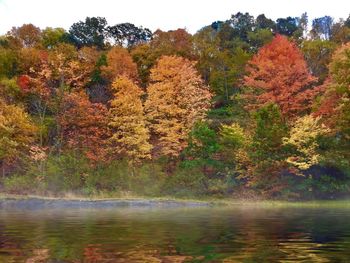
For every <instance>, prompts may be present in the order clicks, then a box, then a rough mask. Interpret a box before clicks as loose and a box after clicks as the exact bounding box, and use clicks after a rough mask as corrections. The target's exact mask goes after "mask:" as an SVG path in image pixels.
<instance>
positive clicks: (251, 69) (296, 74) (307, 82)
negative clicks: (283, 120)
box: [244, 35, 317, 117]
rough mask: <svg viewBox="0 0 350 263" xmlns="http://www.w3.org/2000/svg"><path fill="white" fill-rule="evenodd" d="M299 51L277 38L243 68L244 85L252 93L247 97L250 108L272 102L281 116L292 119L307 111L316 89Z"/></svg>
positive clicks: (279, 37)
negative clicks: (244, 70) (312, 85)
mask: <svg viewBox="0 0 350 263" xmlns="http://www.w3.org/2000/svg"><path fill="white" fill-rule="evenodd" d="M315 80H316V78H315V77H313V76H312V75H311V74H310V73H309V71H308V68H307V65H306V62H305V60H304V58H303V55H302V53H301V51H299V49H298V48H297V47H296V46H295V44H294V43H292V42H290V41H288V39H287V38H285V37H283V36H281V35H277V36H276V37H275V38H274V40H273V41H272V42H271V43H270V44H267V45H265V46H264V47H262V48H261V49H260V50H259V52H258V54H256V55H255V56H254V57H253V58H252V60H251V61H250V63H249V64H248V66H247V76H246V77H245V78H244V85H245V86H247V87H251V88H252V89H253V90H252V92H250V93H249V94H248V98H250V99H252V101H251V104H250V106H257V107H260V106H262V105H264V104H266V103H270V102H274V103H276V104H278V105H279V106H280V108H281V111H282V113H283V115H285V116H287V117H295V116H296V115H298V114H299V113H301V112H304V111H305V110H307V109H309V108H310V106H311V103H312V100H313V98H314V96H315V94H316V92H317V89H313V88H311V84H312V83H313V82H315Z"/></svg>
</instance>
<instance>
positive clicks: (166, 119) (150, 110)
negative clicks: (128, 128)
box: [145, 56, 211, 157]
mask: <svg viewBox="0 0 350 263" xmlns="http://www.w3.org/2000/svg"><path fill="white" fill-rule="evenodd" d="M151 83H152V84H151V85H150V86H149V87H148V89H147V90H148V97H147V101H146V104H145V110H146V114H147V115H146V116H147V119H148V121H149V123H150V130H151V132H152V135H153V142H154V145H155V148H154V149H155V151H156V155H167V156H171V157H174V156H177V155H178V154H179V153H180V152H181V151H182V150H183V149H184V147H185V146H186V144H187V136H188V133H189V131H190V130H191V128H192V127H193V125H194V123H195V122H196V121H198V120H200V119H202V118H204V116H205V112H206V111H207V110H208V108H209V106H210V98H211V95H210V92H209V90H208V88H207V87H206V86H205V85H204V84H203V81H202V80H201V78H200V76H199V75H198V73H197V72H196V70H195V68H194V64H193V63H192V62H190V61H189V60H187V59H184V58H181V57H176V56H164V57H162V58H161V59H160V60H159V61H158V63H157V65H156V66H155V67H154V68H153V69H152V71H151Z"/></svg>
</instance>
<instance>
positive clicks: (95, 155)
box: [58, 92, 109, 161]
mask: <svg viewBox="0 0 350 263" xmlns="http://www.w3.org/2000/svg"><path fill="white" fill-rule="evenodd" d="M58 123H59V125H60V126H61V136H62V141H63V143H64V145H65V146H66V147H67V148H68V149H74V150H79V151H81V152H83V153H85V155H86V156H87V158H88V159H90V160H91V161H105V158H106V155H107V152H106V148H107V147H106V139H107V138H108V137H109V136H108V128H107V124H108V111H107V109H106V107H105V106H104V105H103V104H100V103H91V102H90V101H89V98H88V97H87V95H86V94H85V93H83V92H81V93H71V94H67V95H66V96H65V98H64V102H63V109H62V111H61V115H60V116H59V118H58Z"/></svg>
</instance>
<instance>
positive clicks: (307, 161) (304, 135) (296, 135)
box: [283, 115, 329, 170]
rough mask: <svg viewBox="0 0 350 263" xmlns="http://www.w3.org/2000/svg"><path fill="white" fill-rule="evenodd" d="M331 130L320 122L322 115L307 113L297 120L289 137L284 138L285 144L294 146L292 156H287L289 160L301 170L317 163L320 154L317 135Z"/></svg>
mask: <svg viewBox="0 0 350 263" xmlns="http://www.w3.org/2000/svg"><path fill="white" fill-rule="evenodd" d="M328 132H329V130H328V128H326V127H325V126H324V125H323V124H321V123H320V117H316V118H314V117H312V116H311V115H306V116H304V117H301V118H299V119H297V120H296V122H295V123H294V125H293V127H292V129H291V131H290V135H289V137H285V138H283V144H284V145H290V146H292V147H293V148H294V150H295V151H294V153H295V154H293V155H292V156H289V157H288V158H287V162H288V163H290V164H291V165H293V166H295V167H297V168H298V169H299V170H307V169H309V168H310V167H311V166H313V165H315V164H317V163H318V162H319V160H320V155H319V154H318V152H317V149H318V143H317V140H316V139H317V137H319V136H321V135H324V134H326V133H328Z"/></svg>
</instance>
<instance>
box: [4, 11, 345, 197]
mask: <svg viewBox="0 0 350 263" xmlns="http://www.w3.org/2000/svg"><path fill="white" fill-rule="evenodd" d="M309 29H310V30H309ZM0 169H1V179H0V190H1V191H3V192H7V193H18V194H29V193H35V194H54V195H60V194H63V193H67V192H73V193H76V194H81V195H99V194H104V195H113V196H118V195H121V196H125V195H142V196H179V197H203V196H215V197H235V198H281V199H310V198H341V197H345V196H347V195H348V194H350V16H349V17H348V18H347V19H346V20H345V19H340V20H339V21H335V20H334V19H333V18H331V17H329V16H325V17H320V18H316V19H314V20H313V21H308V16H307V14H306V13H304V14H302V15H301V16H300V17H287V18H279V19H277V20H276V21H273V20H271V19H269V18H267V17H266V16H265V15H264V14H261V15H259V16H258V17H253V16H251V15H250V14H249V13H237V14H234V15H232V16H231V18H229V19H228V20H225V21H216V22H213V23H212V24H211V25H207V26H204V27H203V28H202V29H200V30H199V31H198V32H197V33H195V34H194V35H191V34H190V33H188V32H187V31H186V30H184V29H177V30H171V31H168V32H164V31H161V30H157V31H155V32H153V33H152V32H151V31H150V30H149V29H147V28H143V27H138V26H135V25H133V24H131V23H123V24H117V25H108V22H107V21H106V19H105V18H102V17H87V18H86V20H85V21H79V22H77V23H74V24H73V25H72V26H71V27H70V29H69V30H68V31H66V30H64V29H63V28H45V29H40V28H38V27H36V26H35V25H32V24H25V25H23V26H21V27H14V28H12V29H11V30H10V31H8V33H7V34H5V35H3V36H1V37H0Z"/></svg>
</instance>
